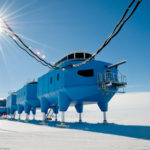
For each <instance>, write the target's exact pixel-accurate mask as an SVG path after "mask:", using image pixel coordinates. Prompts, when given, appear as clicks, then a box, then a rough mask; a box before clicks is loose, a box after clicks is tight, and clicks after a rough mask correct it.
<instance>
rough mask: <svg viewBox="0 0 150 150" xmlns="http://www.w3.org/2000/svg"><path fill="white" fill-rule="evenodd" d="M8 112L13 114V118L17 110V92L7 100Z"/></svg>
mask: <svg viewBox="0 0 150 150" xmlns="http://www.w3.org/2000/svg"><path fill="white" fill-rule="evenodd" d="M6 108H7V114H8V115H11V118H12V117H14V113H15V111H16V110H17V105H16V92H13V93H11V94H10V95H9V96H8V97H7V100H6Z"/></svg>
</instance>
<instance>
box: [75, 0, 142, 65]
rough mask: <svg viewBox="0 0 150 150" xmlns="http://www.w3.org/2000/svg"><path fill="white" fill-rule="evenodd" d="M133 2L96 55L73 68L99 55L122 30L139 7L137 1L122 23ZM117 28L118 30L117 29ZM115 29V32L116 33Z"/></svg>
mask: <svg viewBox="0 0 150 150" xmlns="http://www.w3.org/2000/svg"><path fill="white" fill-rule="evenodd" d="M134 1H135V0H133V1H132V2H131V3H130V4H129V6H128V8H127V9H126V10H125V13H124V14H123V17H122V18H121V20H120V21H119V23H118V24H117V25H116V26H115V28H114V30H113V32H112V33H111V34H110V36H109V37H108V38H107V39H106V40H105V42H104V43H103V45H102V46H101V47H100V48H99V49H98V50H97V52H96V53H94V54H93V55H92V56H91V57H90V58H88V59H86V60H85V61H83V62H82V63H79V64H73V65H72V66H73V67H79V66H81V65H83V64H85V63H87V62H88V61H90V60H92V59H93V58H94V57H95V56H96V55H97V54H98V53H100V52H101V51H102V49H103V48H104V47H105V46H106V45H107V44H108V43H109V42H110V41H111V40H112V39H113V38H114V37H115V36H116V35H117V34H118V33H119V32H120V30H121V29H122V27H123V25H124V24H125V23H126V22H127V21H128V19H129V18H130V17H131V16H132V15H133V13H134V12H135V10H136V9H137V7H138V6H139V4H140V3H141V1H142V0H139V1H138V2H137V3H136V5H135V7H134V8H133V10H132V12H131V13H130V14H129V15H128V17H127V18H126V19H125V20H124V21H123V19H124V18H125V16H126V14H127V12H128V11H129V9H130V7H131V6H132V5H133V3H134ZM117 28H118V29H117ZM116 29H117V31H116Z"/></svg>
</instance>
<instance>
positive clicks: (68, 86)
mask: <svg viewBox="0 0 150 150" xmlns="http://www.w3.org/2000/svg"><path fill="white" fill-rule="evenodd" d="M79 62H81V61H69V62H64V63H62V64H61V66H66V65H69V64H74V63H79ZM109 65H111V64H110V63H106V62H102V61H95V60H92V61H90V62H88V63H86V64H85V65H82V66H80V67H76V68H72V69H69V68H68V69H66V70H61V69H53V70H51V71H50V72H48V73H47V74H45V75H43V76H42V77H40V78H39V79H38V94H37V95H38V97H39V99H40V101H41V103H42V107H47V106H48V107H59V109H60V110H61V111H66V110H67V108H68V106H69V105H70V104H72V105H76V109H77V110H78V111H81V110H82V109H79V107H77V106H78V104H80V105H82V104H87V103H98V106H101V110H102V111H107V107H106V106H107V104H108V102H109V100H110V99H111V98H112V96H113V95H114V94H115V91H117V89H116V88H114V87H110V89H112V90H113V91H114V92H107V91H102V90H100V89H98V87H97V74H98V73H104V71H105V69H106V66H109ZM89 69H90V70H93V76H87V77H86V76H82V75H80V74H79V71H83V70H89ZM113 71H114V72H117V68H113ZM58 74H59V75H58ZM58 76H59V77H58ZM58 78H59V79H58ZM51 80H52V81H51ZM43 103H45V104H43ZM42 110H45V109H44V108H43V109H42ZM45 112H46V110H45Z"/></svg>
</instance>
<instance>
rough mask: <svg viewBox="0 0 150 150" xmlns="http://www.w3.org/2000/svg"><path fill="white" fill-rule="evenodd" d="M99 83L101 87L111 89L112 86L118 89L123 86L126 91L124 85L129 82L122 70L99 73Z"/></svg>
mask: <svg viewBox="0 0 150 150" xmlns="http://www.w3.org/2000/svg"><path fill="white" fill-rule="evenodd" d="M97 83H98V88H99V89H102V90H107V91H109V90H110V89H111V87H115V88H116V89H120V88H122V89H123V93H124V87H125V85H126V84H127V78H126V76H125V75H123V74H121V73H120V72H110V71H106V72H104V73H98V79H97ZM110 91H111V90H110ZM119 92H120V91H119ZM121 93H122V92H121Z"/></svg>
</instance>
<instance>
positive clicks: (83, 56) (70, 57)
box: [55, 52, 92, 66]
mask: <svg viewBox="0 0 150 150" xmlns="http://www.w3.org/2000/svg"><path fill="white" fill-rule="evenodd" d="M91 56H92V55H91V54H89V53H82V52H81V53H80V52H78V53H71V54H69V55H67V56H65V57H63V58H62V59H61V60H59V61H58V62H56V64H55V65H56V66H57V65H58V64H60V63H62V62H64V61H67V60H84V59H88V58H90V57H91Z"/></svg>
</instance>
